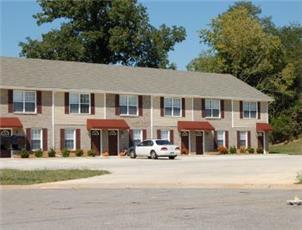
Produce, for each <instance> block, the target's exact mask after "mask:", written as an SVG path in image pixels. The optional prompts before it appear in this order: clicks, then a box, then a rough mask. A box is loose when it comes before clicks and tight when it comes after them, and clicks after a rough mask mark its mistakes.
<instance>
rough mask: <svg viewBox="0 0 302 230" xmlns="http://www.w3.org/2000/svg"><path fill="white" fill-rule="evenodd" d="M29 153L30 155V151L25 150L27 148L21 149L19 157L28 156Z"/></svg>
mask: <svg viewBox="0 0 302 230" xmlns="http://www.w3.org/2000/svg"><path fill="white" fill-rule="evenodd" d="M29 155H30V151H27V150H25V149H23V150H22V151H21V152H20V156H21V158H29Z"/></svg>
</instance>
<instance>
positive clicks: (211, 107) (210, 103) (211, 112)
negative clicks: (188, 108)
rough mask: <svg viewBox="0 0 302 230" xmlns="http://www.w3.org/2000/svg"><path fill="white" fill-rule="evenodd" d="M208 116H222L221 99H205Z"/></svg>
mask: <svg viewBox="0 0 302 230" xmlns="http://www.w3.org/2000/svg"><path fill="white" fill-rule="evenodd" d="M205 113H206V117H210V118H219V117H220V100H218V99H206V100H205Z"/></svg>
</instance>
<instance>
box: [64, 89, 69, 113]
mask: <svg viewBox="0 0 302 230" xmlns="http://www.w3.org/2000/svg"><path fill="white" fill-rule="evenodd" d="M64 104H65V114H69V93H68V92H65V94H64Z"/></svg>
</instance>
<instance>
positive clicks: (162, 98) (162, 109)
mask: <svg viewBox="0 0 302 230" xmlns="http://www.w3.org/2000/svg"><path fill="white" fill-rule="evenodd" d="M160 116H161V117H163V116H164V97H160Z"/></svg>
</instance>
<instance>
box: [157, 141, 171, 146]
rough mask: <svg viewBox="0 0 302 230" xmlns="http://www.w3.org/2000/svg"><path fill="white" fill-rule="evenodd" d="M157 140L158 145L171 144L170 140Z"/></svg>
mask: <svg viewBox="0 0 302 230" xmlns="http://www.w3.org/2000/svg"><path fill="white" fill-rule="evenodd" d="M155 142H156V144H157V145H171V143H170V142H169V141H168V140H156V141H155Z"/></svg>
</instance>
